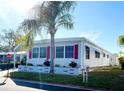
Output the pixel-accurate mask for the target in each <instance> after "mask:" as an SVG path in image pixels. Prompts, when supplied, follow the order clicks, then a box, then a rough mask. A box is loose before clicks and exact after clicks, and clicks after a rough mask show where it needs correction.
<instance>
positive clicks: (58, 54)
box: [56, 46, 64, 58]
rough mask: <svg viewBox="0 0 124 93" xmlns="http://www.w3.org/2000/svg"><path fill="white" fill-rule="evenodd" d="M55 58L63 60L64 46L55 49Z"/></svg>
mask: <svg viewBox="0 0 124 93" xmlns="http://www.w3.org/2000/svg"><path fill="white" fill-rule="evenodd" d="M56 58H64V46H57V47H56Z"/></svg>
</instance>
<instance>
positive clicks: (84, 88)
mask: <svg viewBox="0 0 124 93" xmlns="http://www.w3.org/2000/svg"><path fill="white" fill-rule="evenodd" d="M11 79H13V80H15V81H16V80H17V81H24V82H29V83H37V84H44V85H51V86H58V87H65V88H74V89H82V90H84V91H85V90H86V91H101V90H97V89H93V88H88V87H82V86H73V85H63V84H53V83H46V82H38V81H29V80H24V79H15V78H11Z"/></svg>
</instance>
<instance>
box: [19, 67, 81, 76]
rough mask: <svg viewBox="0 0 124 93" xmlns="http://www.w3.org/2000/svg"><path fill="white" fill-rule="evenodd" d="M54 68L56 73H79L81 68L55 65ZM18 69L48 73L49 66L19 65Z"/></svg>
mask: <svg viewBox="0 0 124 93" xmlns="http://www.w3.org/2000/svg"><path fill="white" fill-rule="evenodd" d="M54 70H55V73H56V74H64V75H79V74H81V68H70V67H55V68H54ZM18 71H20V72H37V73H49V72H50V67H44V66H43V67H41V66H23V65H19V67H18Z"/></svg>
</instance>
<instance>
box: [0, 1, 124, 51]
mask: <svg viewBox="0 0 124 93" xmlns="http://www.w3.org/2000/svg"><path fill="white" fill-rule="evenodd" d="M39 1H41V0H0V21H1V22H0V30H2V29H9V28H12V29H16V28H17V27H18V25H19V24H20V23H21V22H22V21H23V20H24V18H26V16H27V15H28V11H29V9H30V8H31V7H32V6H33V5H35V4H37V2H39ZM73 16H74V22H75V24H74V29H73V30H69V31H68V30H65V29H59V30H58V32H57V33H56V37H59V38H63V37H87V38H88V39H90V40H92V41H93V42H94V43H96V44H98V45H99V46H101V47H103V48H105V49H106V50H108V51H110V52H112V53H118V52H119V51H120V50H121V49H120V48H119V46H118V45H117V39H118V36H119V35H122V34H124V2H117V1H116V2H103V1H102V2H84V1H81V2H78V3H77V6H76V8H75V11H74V12H73ZM1 32H2V31H1ZM44 34H45V35H44ZM42 36H43V38H49V35H47V34H46V33H43V34H42ZM36 39H39V38H37V37H36ZM123 50H124V49H123Z"/></svg>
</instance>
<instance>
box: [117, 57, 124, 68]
mask: <svg viewBox="0 0 124 93" xmlns="http://www.w3.org/2000/svg"><path fill="white" fill-rule="evenodd" d="M118 60H119V63H120V65H121V68H122V69H123V70H124V56H121V57H119V58H118Z"/></svg>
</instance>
